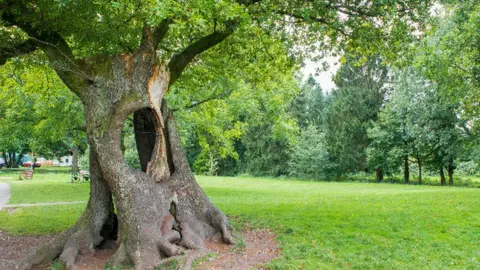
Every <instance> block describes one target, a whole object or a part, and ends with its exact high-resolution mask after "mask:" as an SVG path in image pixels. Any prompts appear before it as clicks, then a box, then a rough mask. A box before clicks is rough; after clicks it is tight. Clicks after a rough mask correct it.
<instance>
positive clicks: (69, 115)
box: [0, 64, 86, 158]
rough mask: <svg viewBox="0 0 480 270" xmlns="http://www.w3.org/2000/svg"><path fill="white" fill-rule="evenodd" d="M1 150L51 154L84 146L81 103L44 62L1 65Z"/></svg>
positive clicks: (49, 156) (49, 155)
mask: <svg viewBox="0 0 480 270" xmlns="http://www.w3.org/2000/svg"><path fill="white" fill-rule="evenodd" d="M0 103H1V104H2V106H1V108H0V151H1V152H10V153H18V154H24V153H26V152H27V151H29V152H33V155H34V157H36V156H38V155H42V156H44V157H47V158H54V157H59V156H62V155H65V154H66V153H67V152H69V151H70V150H71V149H72V147H77V148H80V151H82V150H84V147H85V145H86V138H85V137H86V134H85V131H84V130H83V129H84V126H85V120H84V117H83V106H82V104H81V103H80V101H79V100H78V98H77V97H76V96H75V95H73V93H71V92H70V91H68V89H67V88H66V87H65V85H64V84H63V83H62V82H61V81H60V80H59V79H58V77H57V76H56V75H55V74H54V73H53V71H52V70H50V69H49V68H48V67H47V66H44V65H38V64H28V65H25V66H18V65H14V64H7V65H4V66H2V67H1V68H0Z"/></svg>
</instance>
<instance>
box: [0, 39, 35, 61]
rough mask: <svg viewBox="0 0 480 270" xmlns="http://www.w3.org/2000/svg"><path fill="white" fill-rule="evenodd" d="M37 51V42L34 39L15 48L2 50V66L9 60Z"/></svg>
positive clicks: (0, 56)
mask: <svg viewBox="0 0 480 270" xmlns="http://www.w3.org/2000/svg"><path fill="white" fill-rule="evenodd" d="M36 49H37V42H36V41H35V40H33V39H27V40H26V41H25V42H23V43H21V44H18V45H17V46H15V47H13V48H12V47H10V48H9V47H4V48H0V65H3V64H5V62H7V60H8V59H10V58H13V57H17V56H22V55H24V54H28V53H31V52H33V51H35V50H36Z"/></svg>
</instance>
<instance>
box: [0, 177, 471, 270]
mask: <svg viewBox="0 0 480 270" xmlns="http://www.w3.org/2000/svg"><path fill="white" fill-rule="evenodd" d="M65 175H66V174H65ZM66 176H67V178H66V181H67V182H68V179H69V178H68V177H69V176H68V175H66ZM1 177H2V175H1V174H0V181H2V180H1ZM58 177H59V179H57V180H47V178H48V177H46V179H45V183H48V184H49V185H50V184H51V185H53V186H55V188H53V187H52V186H50V188H48V189H47V190H43V188H42V187H41V186H42V185H41V183H35V184H34V182H33V181H32V182H31V183H28V184H27V182H24V183H22V184H21V185H24V186H29V185H32V187H33V185H36V188H33V190H34V191H32V192H30V193H29V196H35V192H37V191H39V190H42V191H41V194H43V195H41V196H40V197H41V198H42V200H43V199H47V198H48V197H49V196H48V195H47V194H48V192H50V194H51V195H50V196H51V197H55V198H56V197H57V196H60V195H57V194H59V193H63V192H64V190H65V192H67V193H68V192H71V190H70V189H71V188H73V186H75V185H77V186H82V187H81V190H80V191H79V194H77V196H79V197H80V196H83V199H82V200H86V199H87V196H88V184H84V185H82V184H68V183H67V182H65V181H64V180H65V179H64V178H62V179H60V176H58ZM51 179H53V178H51ZM198 180H199V182H200V184H201V186H202V187H203V188H204V189H205V191H206V192H207V194H208V195H209V196H210V198H211V199H212V201H213V202H214V203H215V204H216V205H217V206H219V207H220V208H221V209H222V210H223V211H224V212H225V213H226V214H227V215H229V216H230V217H231V218H232V220H234V223H235V224H236V225H239V226H244V227H248V226H249V227H268V228H271V229H272V230H274V231H276V232H277V233H278V239H279V241H280V243H281V247H282V256H281V257H280V258H279V259H277V260H275V261H274V262H273V263H272V264H271V265H270V266H271V267H272V268H278V269H300V268H303V269H332V268H352V269H372V268H375V269H382V268H391V269H417V268H421V269H424V268H429V269H446V268H457V269H458V268H461V269H476V268H480V189H474V188H456V187H431V186H407V185H399V184H369V183H332V182H306V181H292V180H279V179H261V178H224V177H203V176H201V177H198ZM34 181H35V180H34ZM38 182H40V179H39V181H38ZM10 183H12V182H10ZM13 185H14V187H13V188H12V191H13V194H12V198H15V197H16V199H15V200H17V201H21V200H22V199H21V198H22V197H23V195H22V194H15V193H18V192H22V191H23V189H21V188H17V187H15V186H16V185H17V184H16V181H13ZM18 185H20V184H18ZM84 188H85V189H84ZM83 189H84V190H83ZM25 190H29V189H25ZM80 193H81V194H82V195H80ZM59 198H60V197H59ZM61 198H62V199H63V198H64V197H61ZM29 200H34V199H32V198H30V199H29ZM75 200H78V198H77V199H75ZM83 208H84V205H67V206H50V207H34V208H23V209H18V210H17V211H16V212H13V213H11V214H9V213H7V212H6V211H2V212H0V230H7V231H9V232H10V233H12V234H25V233H29V234H32V233H36V234H45V233H51V232H58V231H60V230H62V229H65V228H67V227H68V226H69V224H72V223H73V222H74V221H75V219H76V218H77V217H78V216H79V215H80V214H81V212H82V210H83Z"/></svg>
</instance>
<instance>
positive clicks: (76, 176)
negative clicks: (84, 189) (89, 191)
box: [70, 171, 90, 183]
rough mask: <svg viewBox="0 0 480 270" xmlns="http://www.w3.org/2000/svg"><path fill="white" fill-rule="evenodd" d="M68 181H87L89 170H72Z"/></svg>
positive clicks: (88, 179)
mask: <svg viewBox="0 0 480 270" xmlns="http://www.w3.org/2000/svg"><path fill="white" fill-rule="evenodd" d="M71 177H72V178H71V180H70V183H75V182H88V181H90V172H88V171H80V172H72V175H71Z"/></svg>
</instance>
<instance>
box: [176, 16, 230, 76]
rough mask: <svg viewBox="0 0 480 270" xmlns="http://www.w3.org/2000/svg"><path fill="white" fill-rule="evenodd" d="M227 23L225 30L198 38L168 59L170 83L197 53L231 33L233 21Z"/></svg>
mask: <svg viewBox="0 0 480 270" xmlns="http://www.w3.org/2000/svg"><path fill="white" fill-rule="evenodd" d="M228 24H229V26H228V27H227V29H226V30H224V31H222V32H221V31H214V32H213V33H211V34H210V35H208V36H204V37H202V38H200V39H199V40H197V41H196V42H194V43H192V44H191V45H189V46H188V47H187V48H185V49H184V50H183V51H182V52H181V53H177V54H175V55H174V56H173V57H172V59H170V62H169V63H168V68H169V69H170V85H172V84H173V83H174V82H175V81H176V80H177V79H178V77H179V76H180V74H182V72H183V70H185V68H186V67H187V65H188V64H189V63H190V62H192V61H193V59H194V58H195V57H196V56H197V55H199V54H201V53H202V52H204V51H206V50H208V49H209V48H212V47H213V46H215V45H217V44H218V43H220V42H222V41H223V40H225V39H226V38H227V37H228V36H229V35H230V34H232V33H233V30H234V22H230V23H228Z"/></svg>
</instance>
